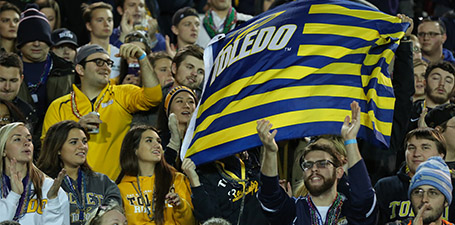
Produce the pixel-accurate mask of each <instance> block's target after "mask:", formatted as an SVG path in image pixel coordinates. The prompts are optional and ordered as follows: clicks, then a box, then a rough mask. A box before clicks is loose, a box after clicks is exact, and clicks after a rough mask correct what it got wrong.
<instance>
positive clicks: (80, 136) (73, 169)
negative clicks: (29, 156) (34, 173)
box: [37, 120, 121, 225]
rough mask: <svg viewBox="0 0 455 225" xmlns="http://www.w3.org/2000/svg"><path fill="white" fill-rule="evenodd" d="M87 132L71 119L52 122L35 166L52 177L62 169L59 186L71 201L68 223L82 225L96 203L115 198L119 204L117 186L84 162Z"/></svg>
mask: <svg viewBox="0 0 455 225" xmlns="http://www.w3.org/2000/svg"><path fill="white" fill-rule="evenodd" d="M89 137H90V136H89V135H88V134H87V132H86V131H85V129H84V128H83V127H82V126H81V125H80V124H79V123H77V122H75V121H73V120H64V121H62V122H58V123H56V124H54V125H52V126H51V127H50V128H49V130H48V131H47V134H46V138H45V139H44V142H43V146H42V149H41V154H40V157H39V159H38V163H37V165H38V167H39V168H40V169H42V170H43V171H44V172H45V173H46V174H48V175H49V176H51V177H56V176H57V175H58V171H60V170H62V168H65V170H66V171H67V174H68V175H67V176H65V178H64V179H63V182H62V188H63V190H65V191H66V192H67V193H68V198H69V200H70V214H71V217H70V218H71V221H70V222H71V224H72V225H76V224H85V222H86V218H87V217H88V216H89V214H90V213H91V212H92V211H94V210H96V209H97V208H98V206H100V205H102V204H105V203H107V202H108V201H111V200H114V201H116V202H118V203H121V197H120V191H119V189H118V187H117V185H116V184H115V183H114V182H113V181H112V180H111V179H109V177H107V176H106V175H104V174H101V173H96V172H93V171H92V169H91V168H90V166H89V165H88V164H87V153H88V144H87V142H88V139H89Z"/></svg>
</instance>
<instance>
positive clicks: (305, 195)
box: [0, 0, 455, 225]
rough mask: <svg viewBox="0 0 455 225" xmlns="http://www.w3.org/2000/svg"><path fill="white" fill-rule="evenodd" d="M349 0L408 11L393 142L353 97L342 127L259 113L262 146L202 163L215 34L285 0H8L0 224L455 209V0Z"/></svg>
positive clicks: (396, 217)
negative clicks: (290, 123)
mask: <svg viewBox="0 0 455 225" xmlns="http://www.w3.org/2000/svg"><path fill="white" fill-rule="evenodd" d="M344 1H349V0H344ZM353 1H355V2H358V3H359V4H366V5H369V6H371V7H374V8H377V9H379V10H381V11H383V12H386V13H388V14H391V15H395V16H398V18H400V19H401V21H402V22H403V23H408V24H410V26H409V27H408V29H407V30H406V32H405V36H404V37H403V38H401V40H398V41H397V43H399V46H398V48H397V49H396V52H395V54H396V55H395V58H394V63H392V64H391V65H392V66H391V68H390V71H391V77H392V84H393V90H394V94H395V98H396V101H395V108H394V118H393V126H392V134H391V143H390V148H388V149H381V148H379V147H376V146H372V145H371V144H370V143H369V142H368V140H363V139H361V138H358V137H357V133H358V132H359V128H360V120H361V119H360V114H361V113H360V110H361V109H360V107H359V104H358V103H357V102H355V101H354V102H352V103H351V105H350V108H351V115H347V116H346V118H345V121H344V123H343V125H342V127H340V135H334V134H327V135H321V136H316V137H305V138H302V139H299V140H289V141H282V142H278V143H277V142H276V141H275V135H276V134H277V130H274V129H275V128H274V127H273V125H272V124H271V123H270V121H268V120H260V121H257V134H258V136H259V139H260V140H261V142H262V144H263V146H262V147H261V148H254V149H250V150H248V151H244V152H241V153H238V154H235V155H231V156H228V157H226V158H223V159H220V160H216V161H214V162H210V163H206V164H203V165H198V166H196V165H195V163H194V162H193V161H192V160H191V159H190V158H185V159H183V160H181V159H180V157H179V156H180V150H181V148H182V140H183V139H184V137H185V133H186V131H187V128H188V124H189V121H190V119H191V117H192V114H193V112H194V111H195V109H196V105H197V103H198V101H199V100H200V99H201V95H202V89H203V83H204V76H205V73H206V72H207V71H205V70H206V68H205V64H204V49H205V48H206V47H207V46H208V45H209V44H210V41H211V39H212V38H213V37H215V36H216V35H217V34H222V33H228V32H229V31H232V30H233V29H235V28H236V27H238V26H240V25H241V24H242V23H244V22H246V21H248V20H250V19H251V18H253V16H255V15H258V14H260V13H262V12H265V11H267V10H268V9H270V8H273V7H276V6H279V5H282V4H286V3H287V2H290V0H232V1H231V0H167V1H165V0H115V1H114V0H104V1H90V0H7V1H0V127H1V128H0V155H1V157H2V159H1V160H0V175H1V180H0V195H1V196H0V221H2V222H0V224H24V225H25V224H27V225H28V224H59V225H60V224H71V225H77V224H87V225H93V224H106V225H107V224H160V225H162V224H182V225H193V224H203V225H216V224H218V225H227V224H236V225H267V224H311V225H316V224H318V225H322V224H328V225H332V224H372V225H375V224H379V225H383V224H435V225H440V224H452V223H454V222H455V202H452V196H453V193H454V189H453V185H454V184H455V176H453V173H454V171H455V102H454V100H455V66H454V65H455V57H454V55H453V54H454V51H455V33H454V32H455V11H454V10H455V1H453V0H380V1H376V0H370V1H365V0H353ZM89 148H90V150H89Z"/></svg>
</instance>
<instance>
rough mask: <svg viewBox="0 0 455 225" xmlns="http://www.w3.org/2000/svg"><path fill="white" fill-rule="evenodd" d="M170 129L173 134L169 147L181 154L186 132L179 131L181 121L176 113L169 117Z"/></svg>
mask: <svg viewBox="0 0 455 225" xmlns="http://www.w3.org/2000/svg"><path fill="white" fill-rule="evenodd" d="M168 127H169V131H170V132H171V138H170V139H169V144H168V145H167V146H168V147H170V148H171V149H172V150H176V151H177V152H180V144H181V143H180V141H181V139H182V136H183V132H184V131H181V130H179V121H178V120H177V116H176V115H175V114H174V113H171V114H170V115H169V121H168Z"/></svg>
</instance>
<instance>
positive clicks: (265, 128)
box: [256, 119, 278, 152]
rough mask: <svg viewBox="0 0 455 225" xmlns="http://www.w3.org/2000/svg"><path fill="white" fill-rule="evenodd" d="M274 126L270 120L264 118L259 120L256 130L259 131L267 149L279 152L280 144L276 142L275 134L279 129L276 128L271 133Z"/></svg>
mask: <svg viewBox="0 0 455 225" xmlns="http://www.w3.org/2000/svg"><path fill="white" fill-rule="evenodd" d="M272 126H273V125H272V124H271V123H270V121H268V120H265V119H262V120H258V121H257V126H256V130H257V131H258V136H259V139H261V142H262V144H263V145H264V148H265V150H266V151H269V152H278V145H277V144H276V142H275V135H276V133H277V132H278V131H277V130H274V131H273V132H272V133H270V129H271V128H272Z"/></svg>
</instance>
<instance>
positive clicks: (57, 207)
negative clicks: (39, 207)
mask: <svg viewBox="0 0 455 225" xmlns="http://www.w3.org/2000/svg"><path fill="white" fill-rule="evenodd" d="M43 224H46V225H48V224H49V225H53V224H55V225H69V224H70V206H69V202H68V196H67V195H66V192H65V191H64V190H63V189H62V188H59V190H58V196H57V198H54V199H48V201H47V204H46V207H45V208H44V210H43Z"/></svg>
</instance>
